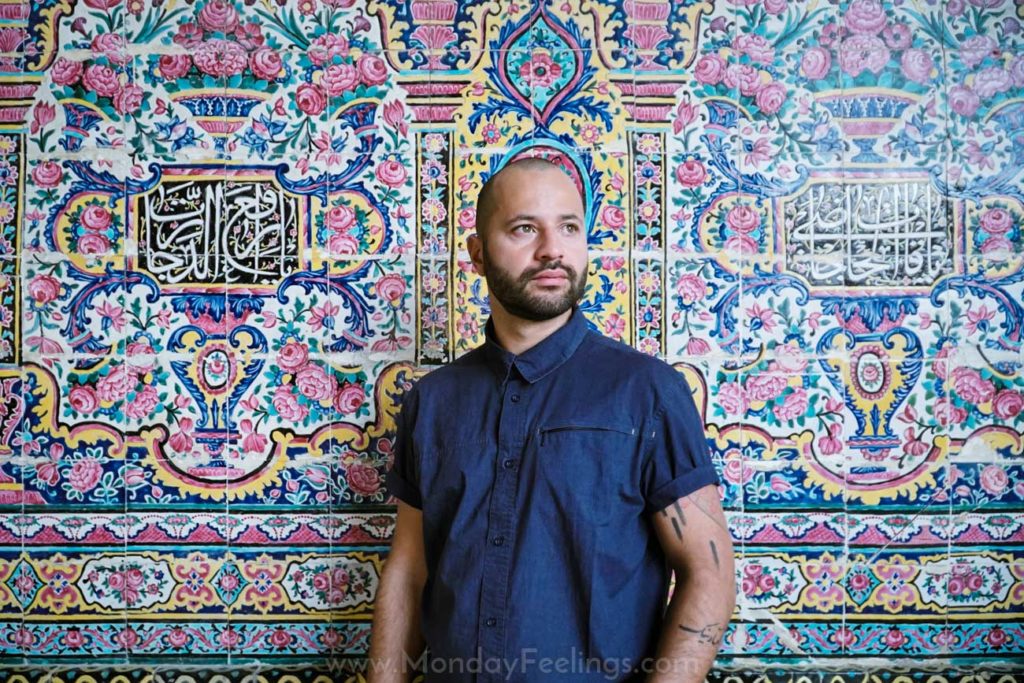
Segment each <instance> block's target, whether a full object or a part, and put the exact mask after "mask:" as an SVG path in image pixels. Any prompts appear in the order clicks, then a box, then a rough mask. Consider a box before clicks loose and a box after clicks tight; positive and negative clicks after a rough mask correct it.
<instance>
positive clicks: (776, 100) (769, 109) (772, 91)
mask: <svg viewBox="0 0 1024 683" xmlns="http://www.w3.org/2000/svg"><path fill="white" fill-rule="evenodd" d="M786 97H787V92H786V88H785V86H783V85H782V84H781V83H779V82H777V81H772V82H771V83H769V84H767V85H765V86H762V87H761V89H760V90H758V91H757V94H756V95H754V102H755V103H756V104H757V108H758V109H760V110H761V111H762V112H764V113H765V114H774V113H775V112H777V111H779V109H782V105H783V104H785V102H786Z"/></svg>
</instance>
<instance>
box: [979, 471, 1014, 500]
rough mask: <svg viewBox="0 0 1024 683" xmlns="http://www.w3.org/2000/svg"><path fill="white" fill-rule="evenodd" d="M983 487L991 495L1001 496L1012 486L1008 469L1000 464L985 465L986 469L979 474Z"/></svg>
mask: <svg viewBox="0 0 1024 683" xmlns="http://www.w3.org/2000/svg"><path fill="white" fill-rule="evenodd" d="M978 481H979V483H981V488H983V489H984V490H985V493H987V494H989V495H990V496H1000V495H1002V494H1003V492H1004V491H1006V489H1007V488H1009V486H1010V478H1009V477H1008V476H1007V475H1006V470H1005V469H1003V468H1002V467H1000V466H999V465H985V469H983V470H982V471H981V474H980V475H979V476H978Z"/></svg>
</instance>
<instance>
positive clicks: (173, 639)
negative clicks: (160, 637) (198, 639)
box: [167, 626, 192, 649]
mask: <svg viewBox="0 0 1024 683" xmlns="http://www.w3.org/2000/svg"><path fill="white" fill-rule="evenodd" d="M191 640H192V637H191V636H190V635H189V634H188V633H186V632H185V631H184V629H182V628H181V627H180V626H175V627H174V628H172V629H171V632H170V633H168V634H167V642H168V644H170V646H171V647H173V648H175V649H181V648H183V647H185V645H187V644H188V643H189V641H191Z"/></svg>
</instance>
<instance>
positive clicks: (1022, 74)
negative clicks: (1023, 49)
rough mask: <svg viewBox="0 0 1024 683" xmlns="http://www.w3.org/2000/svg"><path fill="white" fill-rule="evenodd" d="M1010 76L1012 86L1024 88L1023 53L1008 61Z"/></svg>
mask: <svg viewBox="0 0 1024 683" xmlns="http://www.w3.org/2000/svg"><path fill="white" fill-rule="evenodd" d="M1010 76H1011V77H1012V78H1013V84H1014V86H1016V87H1018V88H1024V55H1019V56H1017V57H1015V58H1014V60H1013V61H1012V62H1010Z"/></svg>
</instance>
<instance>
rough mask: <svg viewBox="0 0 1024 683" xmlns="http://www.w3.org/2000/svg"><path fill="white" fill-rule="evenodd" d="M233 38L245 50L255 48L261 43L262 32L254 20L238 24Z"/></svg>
mask: <svg viewBox="0 0 1024 683" xmlns="http://www.w3.org/2000/svg"><path fill="white" fill-rule="evenodd" d="M235 40H237V41H238V44H239V45H241V46H242V47H244V48H245V49H246V50H256V49H258V48H260V47H261V46H262V45H263V42H264V38H263V32H262V31H261V30H260V25H259V24H257V23H256V22H254V21H250V22H249V23H247V24H243V25H241V26H239V27H238V28H237V29H236V30H235Z"/></svg>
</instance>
